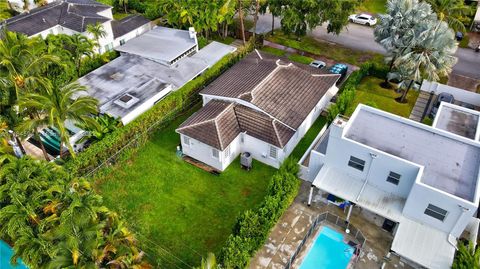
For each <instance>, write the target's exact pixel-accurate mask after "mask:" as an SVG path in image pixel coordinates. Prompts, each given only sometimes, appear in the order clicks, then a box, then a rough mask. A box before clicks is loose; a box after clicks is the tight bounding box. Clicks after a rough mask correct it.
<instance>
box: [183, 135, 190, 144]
mask: <svg viewBox="0 0 480 269" xmlns="http://www.w3.org/2000/svg"><path fill="white" fill-rule="evenodd" d="M183 143H184V144H185V145H186V146H190V137H186V136H184V137H183Z"/></svg>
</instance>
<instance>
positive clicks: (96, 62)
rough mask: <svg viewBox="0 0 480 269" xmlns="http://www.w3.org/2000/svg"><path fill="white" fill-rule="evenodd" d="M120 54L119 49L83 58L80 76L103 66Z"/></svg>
mask: <svg viewBox="0 0 480 269" xmlns="http://www.w3.org/2000/svg"><path fill="white" fill-rule="evenodd" d="M118 56H119V53H118V52H117V51H114V50H112V51H107V52H105V53H103V54H100V55H99V54H95V55H93V56H92V57H88V58H85V59H83V60H82V65H81V67H80V76H84V75H86V74H88V73H90V72H92V71H93V70H95V69H97V68H99V67H101V66H102V65H104V64H106V63H108V62H110V61H112V60H114V59H115V58H117V57H118Z"/></svg>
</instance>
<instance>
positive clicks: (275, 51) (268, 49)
mask: <svg viewBox="0 0 480 269" xmlns="http://www.w3.org/2000/svg"><path fill="white" fill-rule="evenodd" d="M261 51H264V52H267V53H270V54H273V55H277V56H286V55H287V52H286V51H284V50H281V49H277V48H272V47H267V46H264V47H263V48H262V49H261ZM287 58H288V59H289V60H290V61H292V62H297V63H301V64H310V63H311V62H312V61H313V60H314V59H313V58H311V57H307V56H302V55H299V54H295V53H288V56H287Z"/></svg>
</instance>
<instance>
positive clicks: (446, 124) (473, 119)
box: [433, 102, 480, 141]
mask: <svg viewBox="0 0 480 269" xmlns="http://www.w3.org/2000/svg"><path fill="white" fill-rule="evenodd" d="M433 126H434V127H435V128H437V129H441V130H445V131H448V132H450V133H454V134H457V135H460V136H463V137H466V138H470V139H473V140H476V141H479V140H480V112H478V111H475V110H471V109H468V108H464V107H461V106H457V105H453V104H449V103H445V102H442V104H440V107H439V109H438V112H437V116H436V117H435V121H434V122H433Z"/></svg>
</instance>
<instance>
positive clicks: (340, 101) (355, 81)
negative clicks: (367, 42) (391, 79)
mask: <svg viewBox="0 0 480 269" xmlns="http://www.w3.org/2000/svg"><path fill="white" fill-rule="evenodd" d="M387 73H388V70H387V69H386V68H385V67H383V66H379V65H378V64H376V63H372V62H367V63H364V64H362V65H361V66H360V69H358V70H356V71H353V72H352V73H351V74H350V76H349V77H348V78H347V80H346V81H345V82H344V83H343V85H342V88H341V93H340V94H339V96H338V98H337V101H336V103H335V104H333V105H331V106H330V107H329V109H328V115H327V119H328V121H329V122H332V121H333V120H334V119H335V117H336V116H337V115H338V114H344V113H345V112H346V111H347V109H348V108H349V107H350V105H351V104H352V102H353V100H354V99H355V89H356V88H357V86H358V85H359V84H360V83H361V82H362V79H363V78H364V77H366V76H376V77H381V78H383V77H385V76H386V75H387Z"/></svg>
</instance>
